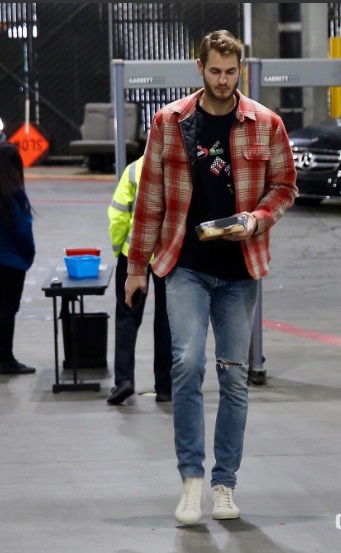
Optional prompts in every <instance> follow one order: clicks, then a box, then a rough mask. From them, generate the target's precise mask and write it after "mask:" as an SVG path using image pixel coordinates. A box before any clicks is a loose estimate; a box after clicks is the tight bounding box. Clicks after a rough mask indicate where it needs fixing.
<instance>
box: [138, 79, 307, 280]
mask: <svg viewBox="0 0 341 553" xmlns="http://www.w3.org/2000/svg"><path fill="white" fill-rule="evenodd" d="M202 93H203V89H200V90H198V91H197V92H195V93H194V94H191V95H189V96H186V97H185V98H182V99H181V100H177V101H175V102H172V103H170V104H168V105H166V106H165V107H163V108H161V109H160V110H159V111H158V112H157V113H156V114H155V116H154V118H153V121H152V126H151V129H150V132H149V136H148V141H147V146H146V150H145V156H144V163H143V168H142V173H141V179H140V184H139V192H138V196H137V202H136V208H135V219H134V227H133V232H132V237H131V241H130V247H129V256H128V261H129V262H128V273H129V274H133V275H143V274H145V273H146V272H147V267H148V264H149V261H150V258H151V256H152V254H153V252H154V254H155V257H154V261H153V263H152V267H153V270H154V272H155V273H156V274H157V275H158V276H160V277H162V276H165V275H166V274H167V273H169V272H170V271H171V270H172V269H173V267H174V266H175V265H176V262H177V260H178V257H179V254H180V250H181V247H182V243H183V239H184V235H185V230H186V217H187V212H188V208H189V205H190V201H191V196H192V179H191V171H190V162H189V157H188V152H187V150H186V146H185V142H184V138H183V136H182V133H181V129H180V125H179V124H180V123H181V122H182V121H184V120H185V119H186V118H188V117H189V116H190V115H192V114H193V113H194V111H195V109H196V104H197V101H198V99H199V97H200V95H201V94H202ZM236 94H237V95H238V97H239V103H238V108H237V113H236V117H237V121H236V123H235V124H234V125H233V127H232V130H231V135H230V148H231V160H232V168H233V176H234V185H235V192H236V210H237V213H240V212H242V211H247V212H250V213H252V214H253V215H254V216H255V217H256V218H257V221H258V228H257V231H256V233H254V234H253V235H252V236H251V237H250V238H249V239H248V240H245V241H242V248H243V252H244V257H245V262H246V266H247V269H248V271H249V273H250V275H251V276H252V278H254V279H259V278H261V277H263V276H265V275H266V274H267V273H268V270H269V262H270V259H271V256H270V251H269V240H270V228H271V227H272V225H274V224H275V223H276V222H277V221H278V219H279V218H280V217H281V216H282V215H283V214H284V212H285V211H286V210H287V209H288V208H289V207H291V206H292V205H293V203H294V200H295V197H296V196H297V193H298V190H297V187H296V184H295V181H296V171H295V168H294V162H293V157H292V153H291V148H290V146H289V140H288V136H287V133H286V130H285V127H284V124H283V121H282V119H281V118H280V117H279V116H278V115H277V114H276V113H274V112H273V111H271V110H269V109H268V108H266V107H265V106H263V105H261V104H259V103H257V102H255V101H253V100H251V99H250V98H247V97H246V96H244V95H243V94H241V93H240V92H239V91H237V92H236Z"/></svg>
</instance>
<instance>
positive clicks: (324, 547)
mask: <svg viewBox="0 0 341 553" xmlns="http://www.w3.org/2000/svg"><path fill="white" fill-rule="evenodd" d="M26 177H27V180H26V183H27V190H28V193H29V196H30V198H31V201H32V204H33V206H34V208H35V210H36V215H35V223H34V225H35V227H34V228H35V236H36V243H37V256H36V260H35V263H34V265H33V267H32V268H31V270H30V271H29V273H28V275H27V281H26V284H25V290H24V296H23V300H22V306H21V310H20V312H19V314H18V316H17V326H16V337H15V354H16V356H17V357H18V359H19V360H21V361H23V362H25V363H27V364H32V365H34V366H35V367H36V368H37V372H36V374H35V375H27V376H16V377H9V376H0V413H1V418H0V440H1V442H0V490H1V491H0V494H1V495H0V497H1V499H0V551H1V553H46V552H49V553H76V552H78V551H79V552H81V553H97V552H98V553H161V552H162V553H194V552H195V553H225V552H228V553H251V552H252V553H254V552H257V551H259V552H261V553H339V552H340V550H341V530H338V529H337V528H336V524H335V521H336V516H337V514H338V513H341V478H340V477H341V474H340V473H341V439H340V438H341V424H340V420H341V401H340V395H341V371H340V346H341V333H340V305H341V301H340V300H341V297H340V295H341V292H340V285H339V281H340V261H339V257H340V239H341V226H340V217H341V204H338V203H337V202H334V203H324V204H323V205H321V206H320V207H318V208H314V209H311V208H310V209H308V208H302V207H298V206H294V207H293V208H292V209H291V210H290V211H289V212H287V214H286V215H285V217H284V218H283V219H282V220H281V221H280V222H279V223H278V224H277V225H276V227H274V229H273V233H272V263H271V272H270V274H269V276H268V277H266V278H265V279H264V281H263V301H262V308H263V351H264V355H265V357H266V361H265V363H264V368H265V369H266V371H267V376H268V381H267V384H266V385H264V386H258V387H257V386H254V385H251V386H250V390H249V391H250V408H249V418H248V425H247V431H246V437H245V449H244V458H243V462H242V466H241V469H240V471H239V473H238V478H239V479H238V486H237V489H236V494H235V499H236V503H237V504H238V506H239V507H240V509H241V513H242V516H241V518H240V519H239V520H234V521H223V522H218V521H213V520H212V518H211V496H210V490H209V472H210V468H211V466H212V463H213V453H212V436H213V426H214V420H215V412H216V406H217V397H218V394H217V383H216V378H215V370H214V356H213V341H212V335H211V334H210V335H209V339H208V363H207V376H206V380H205V384H204V397H205V408H206V436H207V438H206V441H207V460H206V469H207V479H206V484H205V485H206V492H207V496H208V497H207V501H206V504H205V507H204V517H203V519H202V523H201V524H200V525H198V526H196V527H190V528H184V527H181V526H178V525H177V523H176V522H175V519H174V516H173V513H174V510H175V507H176V504H177V502H178V499H179V496H180V492H181V482H180V478H179V475H178V473H177V469H176V458H175V454H174V446H173V429H172V406H171V404H157V403H156V402H155V400H154V396H153V395H152V394H148V393H146V394H145V392H151V391H152V388H153V374H152V351H153V343H152V319H153V302H152V290H151V292H150V295H149V298H148V301H147V305H146V313H145V317H144V322H143V325H142V328H141V331H140V334H139V338H138V345H137V365H136V381H137V393H136V394H135V395H134V396H133V397H132V398H130V399H129V400H128V401H127V402H126V404H125V405H122V406H119V407H110V406H108V405H107V404H106V396H107V394H108V392H109V389H110V387H111V385H112V374H111V371H112V365H113V345H114V344H113V327H114V308H115V297H114V279H112V282H111V285H110V287H109V289H108V291H107V293H106V294H105V295H104V296H101V297H91V298H90V297H89V298H86V299H85V306H86V310H87V311H89V312H92V311H93V312H95V311H106V312H107V313H109V315H110V319H109V332H108V338H109V341H108V363H109V370H108V371H106V370H103V369H92V370H91V371H89V370H85V369H82V370H80V374H81V378H82V379H83V380H84V381H91V380H95V381H100V383H101V390H100V392H61V393H59V394H53V393H52V385H53V383H54V353H53V351H54V350H53V324H52V301H51V300H50V299H49V298H46V297H45V296H44V293H43V292H42V290H41V287H42V284H43V282H44V280H45V278H46V277H47V275H48V274H49V272H50V270H51V268H53V267H55V266H56V265H60V264H63V249H64V248H65V247H71V246H74V247H77V246H78V247H85V246H99V247H101V250H102V258H103V260H104V261H106V262H111V261H112V259H113V258H112V253H111V246H110V243H109V239H108V232H107V226H108V223H107V214H106V210H107V205H108V203H109V202H110V200H111V196H112V192H113V186H114V183H113V176H96V177H95V176H93V175H88V174H87V172H86V170H84V169H81V168H72V169H71V168H67V169H65V168H51V167H42V168H39V169H37V168H31V169H28V170H26ZM59 339H60V355H61V358H63V351H62V344H61V335H60V336H59ZM62 378H63V379H65V380H69V379H72V375H71V374H70V371H66V370H64V371H63V372H62Z"/></svg>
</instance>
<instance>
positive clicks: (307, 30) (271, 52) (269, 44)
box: [251, 2, 329, 125]
mask: <svg viewBox="0 0 341 553" xmlns="http://www.w3.org/2000/svg"><path fill="white" fill-rule="evenodd" d="M300 4H301V22H302V57H303V58H328V55H329V46H328V4H327V3H324V4H312V3H306V4H304V3H300ZM251 14H252V17H251V35H252V44H251V52H252V57H254V58H279V31H278V23H279V15H278V3H276V4H270V3H258V2H257V3H252V6H251ZM261 102H262V103H263V104H265V105H266V106H268V107H269V108H271V109H273V110H274V111H278V108H279V107H280V93H279V89H278V88H277V87H274V88H262V89H261ZM303 108H304V112H303V113H304V115H303V119H304V124H305V125H307V124H309V123H311V122H313V121H320V120H322V119H326V118H327V117H328V115H329V90H328V88H327V87H316V88H315V87H309V88H308V87H306V88H304V90H303Z"/></svg>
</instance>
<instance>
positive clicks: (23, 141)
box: [8, 123, 50, 167]
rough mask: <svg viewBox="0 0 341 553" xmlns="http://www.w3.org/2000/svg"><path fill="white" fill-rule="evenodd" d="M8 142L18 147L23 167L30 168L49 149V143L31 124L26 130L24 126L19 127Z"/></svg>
mask: <svg viewBox="0 0 341 553" xmlns="http://www.w3.org/2000/svg"><path fill="white" fill-rule="evenodd" d="M26 130H28V132H26ZM8 142H11V143H12V144H16V145H17V146H18V148H19V151H20V155H21V158H22V161H23V165H24V167H31V165H33V164H34V163H35V162H36V161H37V160H38V159H39V158H41V157H43V155H44V154H45V153H46V152H47V151H48V149H49V147H50V144H49V141H48V140H47V139H46V137H45V136H44V135H42V134H41V133H40V131H39V130H38V129H37V127H35V126H34V125H33V124H32V123H29V124H28V129H26V125H25V124H23V125H21V127H19V129H17V130H16V131H15V133H14V134H12V136H10V137H9V138H8Z"/></svg>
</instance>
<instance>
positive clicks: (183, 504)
mask: <svg viewBox="0 0 341 553" xmlns="http://www.w3.org/2000/svg"><path fill="white" fill-rule="evenodd" d="M203 483H204V479H203V478H186V479H185V480H184V483H183V491H182V496H181V499H180V502H179V505H178V506H177V508H176V511H175V518H176V520H177V521H178V522H180V524H196V523H197V522H199V520H200V519H201V517H202V511H201V507H202V505H203V503H204V501H205V495H204V492H203Z"/></svg>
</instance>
